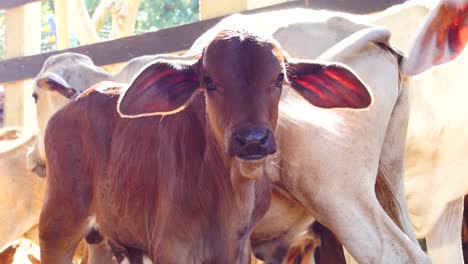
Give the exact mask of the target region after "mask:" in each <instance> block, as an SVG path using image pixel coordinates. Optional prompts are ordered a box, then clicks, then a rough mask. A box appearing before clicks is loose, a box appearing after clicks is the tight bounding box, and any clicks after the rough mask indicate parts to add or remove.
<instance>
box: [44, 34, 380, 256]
mask: <svg viewBox="0 0 468 264" xmlns="http://www.w3.org/2000/svg"><path fill="white" fill-rule="evenodd" d="M51 81H52V80H51ZM284 82H287V83H288V84H289V85H290V86H292V87H293V88H294V90H296V91H297V92H298V93H300V94H301V95H302V96H303V97H304V98H305V99H306V100H308V101H309V102H310V103H311V104H314V105H316V106H319V107H325V108H331V107H353V108H365V107H368V106H369V105H370V104H371V101H372V98H371V95H370V94H369V92H368V90H367V88H366V87H365V86H364V84H363V83H362V82H361V81H360V80H359V79H358V78H357V77H356V76H355V75H354V74H353V73H352V72H351V71H350V70H349V69H347V68H346V67H344V66H342V65H338V64H327V65H325V64H321V63H316V62H311V61H299V60H292V59H286V58H285V56H284V55H283V51H282V50H281V49H280V48H279V47H278V45H277V44H276V43H274V42H273V41H271V40H269V39H265V38H261V37H258V36H256V35H253V34H251V33H248V32H246V31H244V30H224V31H222V32H220V33H219V34H218V35H217V36H216V37H215V38H214V40H212V41H211V42H210V43H209V44H208V45H207V47H205V49H204V50H203V54H201V55H200V56H198V57H197V58H195V59H192V60H187V59H184V60H182V59H181V58H179V57H174V58H172V59H171V58H167V59H159V60H156V61H154V62H152V63H150V64H149V65H147V66H146V67H145V68H144V69H143V70H142V71H140V73H139V74H138V75H137V76H136V77H135V78H134V79H133V81H132V82H131V83H130V85H129V86H128V87H127V88H126V89H121V88H120V87H119V85H116V84H112V83H110V84H109V83H107V84H98V85H96V86H94V87H93V88H90V89H88V90H87V91H85V92H84V93H83V94H81V95H80V96H79V97H78V98H77V99H75V100H73V101H72V102H71V103H70V104H68V105H67V106H65V107H64V108H62V109H61V110H60V111H58V112H57V113H56V114H55V115H54V116H53V117H52V118H51V119H50V121H49V124H48V127H47V130H46V135H45V150H46V156H47V164H46V165H47V175H48V194H47V198H46V200H45V204H44V208H43V210H42V213H41V218H40V225H39V235H40V242H41V243H40V245H41V260H42V263H43V264H49V263H69V262H70V260H71V256H72V255H73V251H74V249H75V247H76V245H77V244H78V242H79V241H80V240H81V239H82V238H83V237H85V236H86V235H87V234H89V233H90V232H95V230H96V229H98V230H99V233H100V234H102V235H103V237H104V238H105V239H106V240H107V241H110V243H112V244H113V245H116V246H119V247H123V248H125V249H126V250H127V251H128V252H129V251H137V252H143V253H145V254H147V255H148V257H149V258H150V259H151V260H152V261H153V262H154V263H249V259H250V250H249V236H250V233H251V232H252V229H253V227H254V226H255V224H256V223H257V222H258V221H259V219H260V218H261V217H262V216H263V215H264V214H265V212H266V210H267V209H268V206H269V203H270V194H271V191H270V188H269V182H268V179H267V177H262V175H263V174H264V164H265V162H266V161H267V159H268V157H269V155H271V154H273V153H275V151H276V145H275V144H276V143H275V137H274V134H275V129H276V123H277V118H278V102H279V99H280V95H281V93H282V89H283V83H284ZM57 85H60V84H57ZM289 92H294V91H292V90H291V91H289ZM122 117H124V118H122ZM88 261H89V260H88ZM90 262H92V261H90Z"/></svg>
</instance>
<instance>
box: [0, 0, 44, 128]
mask: <svg viewBox="0 0 468 264" xmlns="http://www.w3.org/2000/svg"><path fill="white" fill-rule="evenodd" d="M5 24H6V30H5V57H6V58H14V57H22V56H26V55H32V54H37V53H40V51H41V2H33V3H30V4H26V5H23V6H19V7H16V8H12V9H8V10H7V11H6V14H5ZM25 67H27V65H25ZM32 88H33V85H32V82H31V81H27V80H23V81H18V82H12V83H6V84H5V106H4V113H5V121H4V124H5V126H14V125H19V126H25V127H26V128H28V129H35V128H36V123H37V122H36V114H35V107H34V100H33V99H32V97H31V94H32Z"/></svg>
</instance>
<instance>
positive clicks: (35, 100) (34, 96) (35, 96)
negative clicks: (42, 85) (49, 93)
mask: <svg viewBox="0 0 468 264" xmlns="http://www.w3.org/2000/svg"><path fill="white" fill-rule="evenodd" d="M32 97H33V98H34V102H35V103H37V93H33V94H32Z"/></svg>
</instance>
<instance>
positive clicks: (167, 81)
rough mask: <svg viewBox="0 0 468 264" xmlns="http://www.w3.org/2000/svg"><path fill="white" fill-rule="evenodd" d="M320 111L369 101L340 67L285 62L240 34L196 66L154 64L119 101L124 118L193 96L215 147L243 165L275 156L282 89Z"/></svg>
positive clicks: (164, 109) (168, 110) (223, 40)
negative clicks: (202, 102) (201, 102)
mask: <svg viewBox="0 0 468 264" xmlns="http://www.w3.org/2000/svg"><path fill="white" fill-rule="evenodd" d="M284 84H288V85H289V86H291V87H292V88H294V89H295V90H296V91H297V92H298V93H299V94H301V95H302V96H303V97H304V99H306V100H307V101H308V102H310V103H311V104H313V105H315V106H317V107H322V108H336V107H340V108H343V107H348V108H366V107H368V106H369V105H370V104H371V102H372V97H371V95H370V93H369V91H368V90H367V88H366V87H365V85H364V84H363V83H362V82H361V81H360V80H359V78H358V77H356V75H354V73H353V72H352V71H351V70H350V69H348V68H347V67H346V66H344V65H339V64H323V63H317V62H312V61H303V60H295V59H290V58H289V59H286V57H285V55H284V54H283V51H282V50H281V49H280V48H279V46H278V45H277V44H276V43H275V42H274V41H272V40H268V39H264V38H261V37H259V36H256V35H253V34H251V33H248V32H246V31H244V30H233V31H231V30H225V31H221V32H220V33H219V34H218V35H217V36H216V37H215V39H214V40H213V41H211V42H210V44H209V45H208V46H207V47H206V48H205V49H204V51H203V54H202V55H201V56H200V57H199V58H198V59H196V60H193V61H187V60H176V59H173V60H156V61H154V62H152V63H150V64H149V65H147V66H146V67H145V68H144V69H143V70H142V71H140V73H139V74H138V75H137V76H136V77H135V78H134V80H133V81H132V82H131V84H130V86H129V87H128V88H127V89H126V90H125V91H124V92H123V93H122V95H121V97H120V99H119V104H118V111H119V113H120V114H121V116H123V117H140V116H148V115H164V114H172V113H176V112H178V111H180V110H182V109H183V108H184V107H185V106H186V105H187V104H188V103H189V102H190V100H191V98H193V97H194V95H195V94H196V93H197V92H204V93H205V98H206V112H207V117H208V121H209V125H210V129H211V130H212V132H213V134H214V136H215V138H216V139H217V142H218V143H219V144H221V145H222V147H223V148H224V149H225V152H226V154H227V155H228V156H230V157H233V158H236V159H237V160H238V161H240V162H241V164H249V165H251V164H256V165H260V164H261V163H262V161H264V160H265V159H264V158H265V157H267V156H268V155H270V154H272V153H275V151H276V143H275V137H274V134H275V129H276V124H277V120H278V104H279V100H280V96H281V91H282V89H283V85H284Z"/></svg>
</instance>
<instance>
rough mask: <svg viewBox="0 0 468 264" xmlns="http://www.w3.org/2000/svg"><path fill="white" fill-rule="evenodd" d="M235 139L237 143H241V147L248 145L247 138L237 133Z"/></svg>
mask: <svg viewBox="0 0 468 264" xmlns="http://www.w3.org/2000/svg"><path fill="white" fill-rule="evenodd" d="M234 137H235V139H236V141H237V143H239V145H240V146H244V145H245V144H246V143H247V141H246V140H245V138H243V137H241V135H239V133H236V134H235V136H234Z"/></svg>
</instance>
